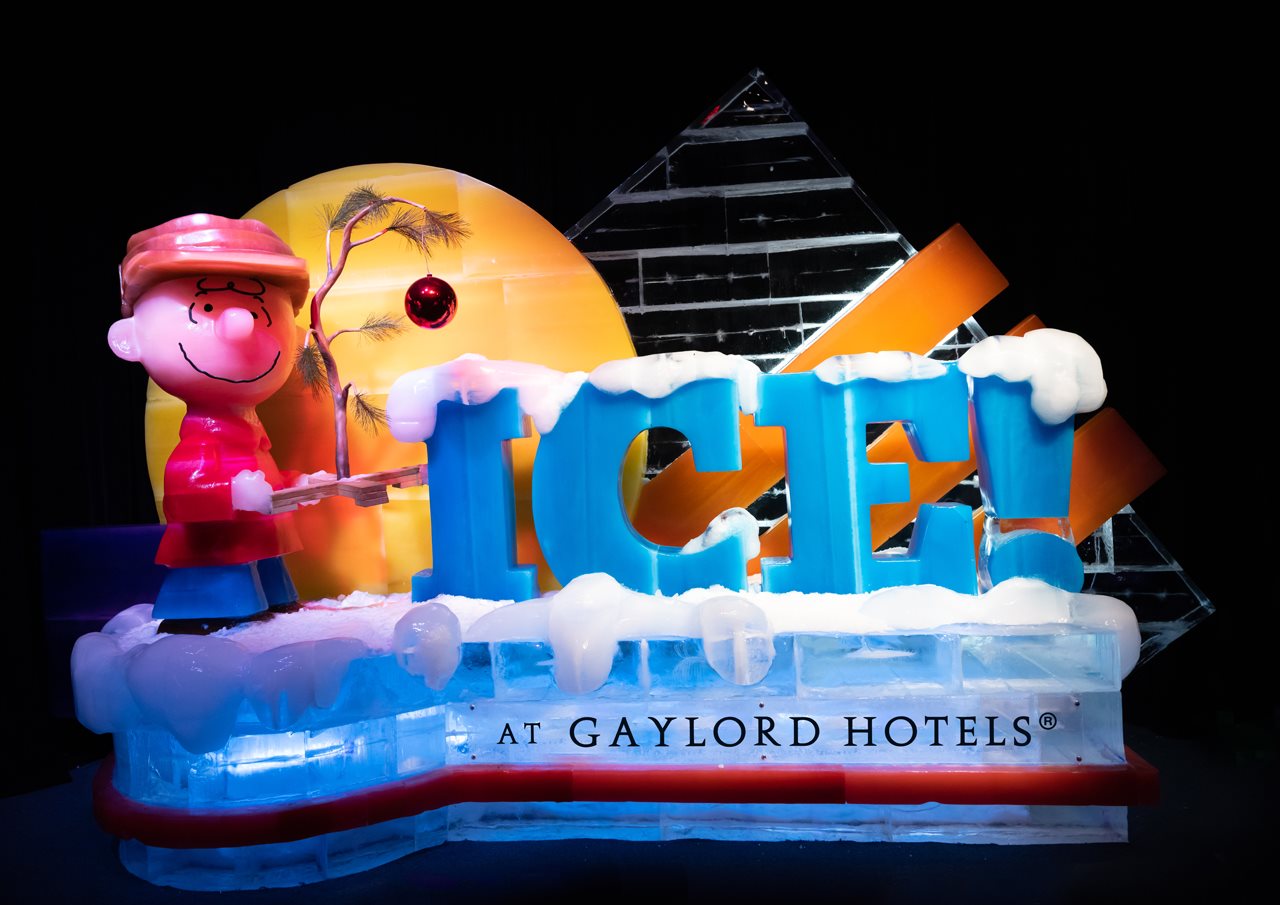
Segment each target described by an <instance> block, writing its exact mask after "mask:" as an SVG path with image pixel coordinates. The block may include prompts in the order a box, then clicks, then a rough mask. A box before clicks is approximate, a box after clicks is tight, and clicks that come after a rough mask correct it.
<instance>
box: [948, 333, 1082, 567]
mask: <svg viewBox="0 0 1280 905" xmlns="http://www.w3.org/2000/svg"><path fill="white" fill-rule="evenodd" d="M1038 334H1039V335H1038ZM984 347H986V348H984ZM1086 350H1087V352H1086ZM960 368H961V370H962V371H964V372H965V373H966V374H968V375H969V398H970V400H971V403H972V406H971V408H970V419H971V421H970V423H971V427H972V430H973V442H974V448H975V450H976V452H977V457H978V480H979V482H980V484H981V489H982V506H983V509H984V510H985V513H986V524H985V525H984V528H983V536H982V543H981V547H980V549H979V556H978V572H979V584H980V587H981V588H982V590H986V589H988V588H990V587H992V586H993V585H996V584H999V583H1000V582H1002V581H1004V580H1005V579H1008V578H1015V577H1022V578H1037V579H1039V580H1041V581H1044V582H1046V583H1048V584H1051V585H1054V586H1055V587H1059V588H1062V589H1064V590H1067V591H1079V590H1080V588H1081V587H1082V586H1083V584H1084V566H1083V564H1082V563H1081V562H1080V556H1079V554H1077V553H1076V545H1075V538H1074V537H1073V536H1072V533H1071V522H1070V519H1069V518H1068V514H1069V512H1070V504H1071V454H1072V447H1073V445H1074V443H1075V423H1074V418H1073V417H1072V416H1073V415H1074V414H1075V413H1076V412H1077V411H1090V410H1092V409H1094V408H1097V406H1098V405H1101V403H1102V398H1103V397H1104V396H1105V393H1106V386H1105V384H1103V383H1102V369H1101V365H1100V364H1097V355H1096V354H1094V353H1093V350H1092V349H1091V348H1089V346H1088V344H1086V343H1085V342H1084V340H1082V339H1080V338H1079V337H1078V336H1075V335H1074V334H1067V333H1062V332H1060V331H1057V330H1036V331H1032V332H1031V333H1028V334H1027V335H1026V336H1025V337H991V338H989V339H986V340H984V341H983V342H982V343H979V345H978V346H976V347H975V348H974V349H972V350H970V352H969V353H968V354H966V356H965V358H964V359H962V361H961V363H960ZM1095 372H1096V380H1095V379H1094V377H1095Z"/></svg>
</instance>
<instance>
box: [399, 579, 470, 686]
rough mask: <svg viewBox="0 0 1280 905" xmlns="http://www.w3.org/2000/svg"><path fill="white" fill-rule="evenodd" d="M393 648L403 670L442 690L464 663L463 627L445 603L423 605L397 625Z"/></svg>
mask: <svg viewBox="0 0 1280 905" xmlns="http://www.w3.org/2000/svg"><path fill="white" fill-rule="evenodd" d="M392 645H393V649H394V650H395V653H396V662H398V663H399V664H400V667H401V669H403V670H404V671H405V672H407V673H409V675H411V676H421V677H422V680H423V681H424V682H425V683H426V685H427V687H428V688H430V689H432V690H433V691H441V690H442V689H444V687H445V686H446V685H448V684H449V680H450V679H452V678H453V674H454V672H456V671H457V669H458V664H459V663H460V662H462V624H461V623H460V622H459V621H458V617H457V616H455V615H454V613H453V610H451V609H449V607H447V606H445V605H444V604H443V603H438V602H434V601H433V602H430V603H424V604H422V605H421V606H415V607H414V608H413V609H411V610H410V611H409V612H407V613H405V615H404V616H403V617H402V618H401V619H400V621H399V622H397V623H396V627H395V632H394V637H393V640H392Z"/></svg>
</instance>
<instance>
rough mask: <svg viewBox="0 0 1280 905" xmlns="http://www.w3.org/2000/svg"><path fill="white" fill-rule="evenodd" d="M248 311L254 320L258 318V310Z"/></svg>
mask: <svg viewBox="0 0 1280 905" xmlns="http://www.w3.org/2000/svg"><path fill="white" fill-rule="evenodd" d="M249 313H250V314H252V315H253V319H254V320H255V321H256V320H257V319H258V312H256V311H250V312H249Z"/></svg>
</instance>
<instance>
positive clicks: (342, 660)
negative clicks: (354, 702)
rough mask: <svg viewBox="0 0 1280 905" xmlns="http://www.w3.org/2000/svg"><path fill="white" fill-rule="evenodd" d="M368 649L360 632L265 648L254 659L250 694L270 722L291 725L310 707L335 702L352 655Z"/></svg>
mask: <svg viewBox="0 0 1280 905" xmlns="http://www.w3.org/2000/svg"><path fill="white" fill-rule="evenodd" d="M367 653H368V648H367V647H365V645H364V643H363V642H361V641H357V640H355V639H354V638H324V639H321V640H318V641H297V642H294V643H292V644H285V645H282V646H281V647H277V648H275V649H274V650H268V651H263V652H262V653H260V654H257V655H255V656H254V658H253V659H252V660H251V661H250V662H249V666H248V671H247V673H246V675H245V684H244V692H245V697H246V698H247V699H248V700H249V702H250V703H251V705H252V706H253V709H254V712H255V713H256V714H257V716H258V719H260V720H261V721H262V723H263V725H264V726H270V727H271V728H272V729H287V728H289V727H290V726H292V725H293V724H295V723H296V722H298V720H300V719H302V717H303V716H304V715H305V714H306V712H307V710H308V709H309V708H313V707H318V708H320V709H322V710H327V709H328V708H330V707H332V706H333V704H334V702H335V701H337V699H338V694H339V692H341V690H342V683H343V681H344V680H345V679H346V677H347V671H348V670H349V669H350V668H351V663H352V661H354V660H356V659H357V658H359V657H363V656H365V655H366V654H367Z"/></svg>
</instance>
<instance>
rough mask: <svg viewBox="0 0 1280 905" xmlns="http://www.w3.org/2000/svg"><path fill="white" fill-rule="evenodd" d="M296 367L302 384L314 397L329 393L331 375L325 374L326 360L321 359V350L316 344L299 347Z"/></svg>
mask: <svg viewBox="0 0 1280 905" xmlns="http://www.w3.org/2000/svg"><path fill="white" fill-rule="evenodd" d="M294 367H295V368H297V370H298V376H299V377H301V378H302V384H303V386H305V387H306V388H307V389H309V390H310V391H311V395H312V396H319V395H321V394H322V393H327V392H329V375H328V374H327V373H326V372H325V368H324V359H323V358H321V357H320V348H319V347H318V346H317V345H316V344H315V343H314V342H306V343H303V344H302V345H300V346H298V357H297V358H296V359H295V360H294Z"/></svg>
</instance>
